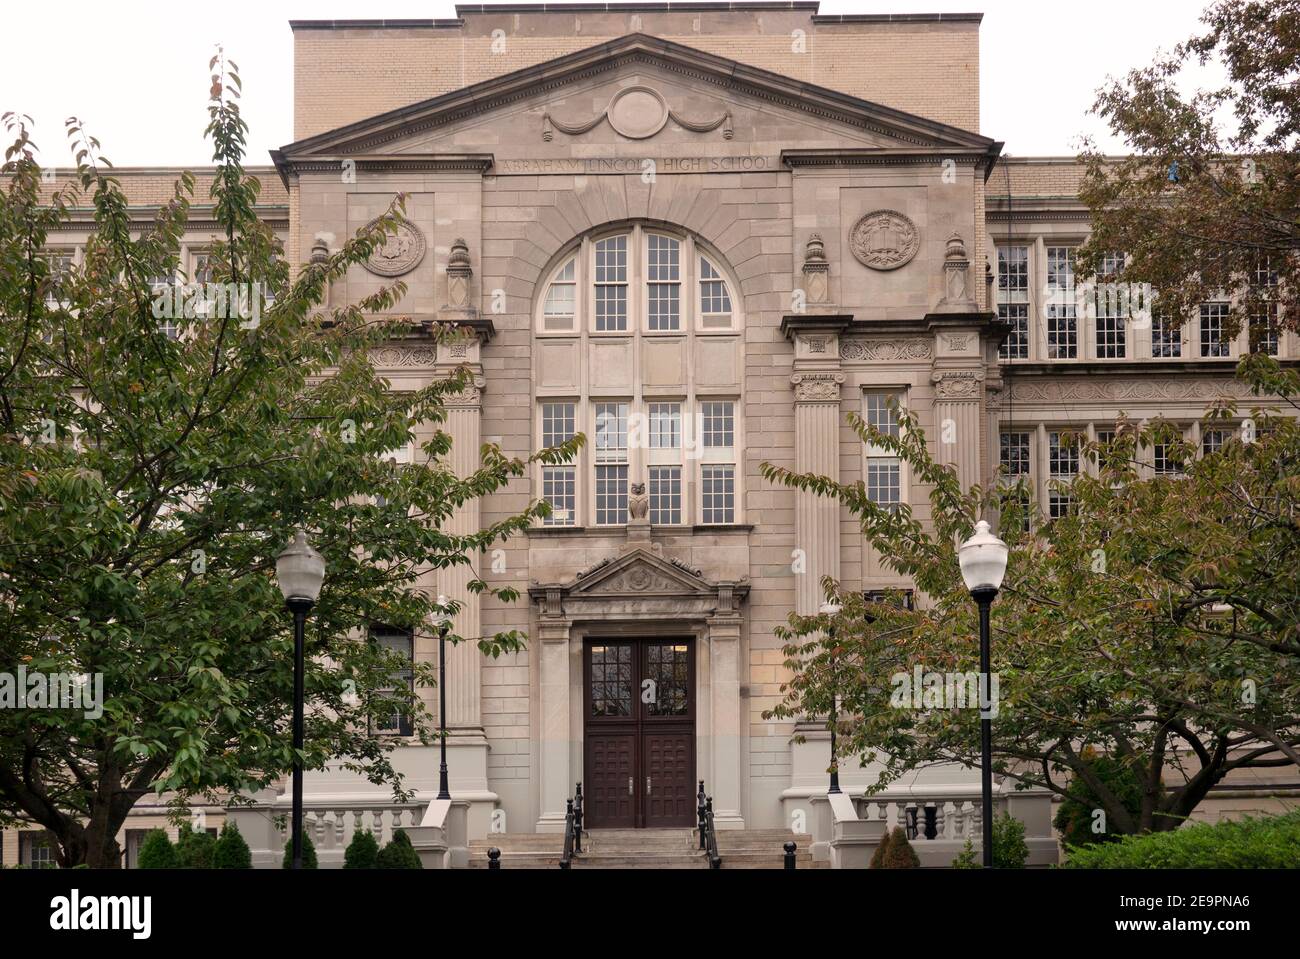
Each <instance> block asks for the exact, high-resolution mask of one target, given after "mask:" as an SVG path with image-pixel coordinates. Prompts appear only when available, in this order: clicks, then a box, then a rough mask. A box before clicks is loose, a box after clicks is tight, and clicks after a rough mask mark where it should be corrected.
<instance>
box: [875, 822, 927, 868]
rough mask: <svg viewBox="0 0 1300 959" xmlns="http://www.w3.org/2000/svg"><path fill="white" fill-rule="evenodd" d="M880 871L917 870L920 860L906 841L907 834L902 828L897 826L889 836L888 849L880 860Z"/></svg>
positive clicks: (919, 866)
mask: <svg viewBox="0 0 1300 959" xmlns="http://www.w3.org/2000/svg"><path fill="white" fill-rule="evenodd" d="M878 868H880V869H919V868H921V859H920V857H919V856H917V854H916V850H915V849H913V848H912V844H911V843H910V842H908V841H907V833H905V832H903V827H902V826H897V827H895V828H894V831H893V832H892V833H891V834H890V836H889V848H888V849H886V850H885V855H884V856H883V857H882V858H881V862H880V866H879V867H878Z"/></svg>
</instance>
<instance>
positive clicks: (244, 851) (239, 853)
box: [212, 819, 253, 869]
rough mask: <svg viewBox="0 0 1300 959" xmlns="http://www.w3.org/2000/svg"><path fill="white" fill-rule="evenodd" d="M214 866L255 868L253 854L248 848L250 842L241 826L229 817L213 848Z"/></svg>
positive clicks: (221, 867)
mask: <svg viewBox="0 0 1300 959" xmlns="http://www.w3.org/2000/svg"><path fill="white" fill-rule="evenodd" d="M212 868H213V869H252V868H253V854H252V852H251V851H250V850H249V848H248V843H247V842H245V841H244V836H243V834H242V833H241V832H240V831H239V827H238V826H237V825H235V824H234V823H233V822H231V821H230V820H229V819H227V820H226V822H225V825H223V826H222V827H221V835H220V836H218V837H217V844H216V846H214V847H213V849H212Z"/></svg>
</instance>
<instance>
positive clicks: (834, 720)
mask: <svg viewBox="0 0 1300 959" xmlns="http://www.w3.org/2000/svg"><path fill="white" fill-rule="evenodd" d="M841 608H842V607H841V606H840V605H839V604H838V603H832V602H831V601H830V600H827V601H826V602H824V603H822V608H821V614H822V615H823V616H838V615H839V614H840V609H841ZM826 636H827V638H828V639H829V640H830V644H831V652H830V663H831V784H830V788H829V789H827V790H826V792H827V794H834V793H838V792H839V791H840V757H839V751H838V750H837V748H836V743H835V727H836V726H838V725H839V718H840V717H839V699H840V694H839V687H838V679H839V677H838V675H837V674H836V671H835V627H834V626H830V627H828V628H827V630H826Z"/></svg>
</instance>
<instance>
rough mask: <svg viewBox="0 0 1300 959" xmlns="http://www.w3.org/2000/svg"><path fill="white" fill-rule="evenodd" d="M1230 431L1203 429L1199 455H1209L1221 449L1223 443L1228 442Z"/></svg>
mask: <svg viewBox="0 0 1300 959" xmlns="http://www.w3.org/2000/svg"><path fill="white" fill-rule="evenodd" d="M1231 435H1232V433H1231V431H1230V430H1204V431H1202V433H1201V455H1202V456H1209V455H1211V454H1213V453H1217V452H1219V450H1221V449H1223V444H1224V443H1226V442H1228V437H1229V436H1231Z"/></svg>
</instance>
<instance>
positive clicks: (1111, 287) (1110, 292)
mask: <svg viewBox="0 0 1300 959" xmlns="http://www.w3.org/2000/svg"><path fill="white" fill-rule="evenodd" d="M1123 268H1124V255H1123V254H1122V253H1107V254H1106V255H1105V256H1103V257H1102V260H1101V270H1100V272H1099V273H1098V275H1097V297H1096V301H1097V358H1098V359H1103V360H1116V359H1123V358H1124V356H1125V351H1126V349H1127V344H1126V343H1125V335H1124V333H1125V330H1124V324H1125V316H1124V307H1125V304H1123V303H1121V302H1120V296H1119V287H1118V285H1117V284H1116V283H1115V277H1117V276H1118V275H1119V272H1120V271H1121V270H1122V269H1123Z"/></svg>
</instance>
